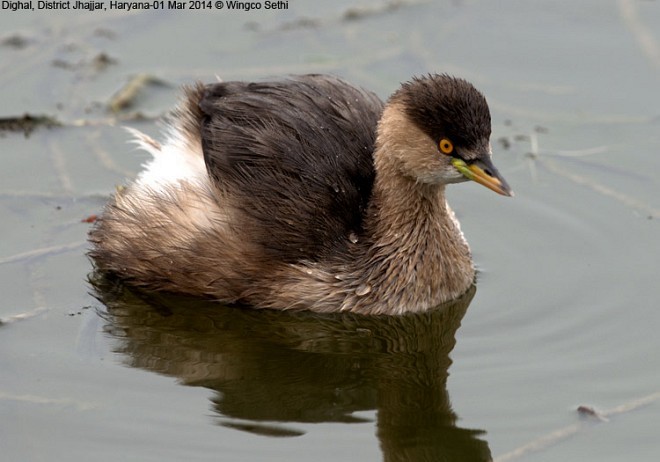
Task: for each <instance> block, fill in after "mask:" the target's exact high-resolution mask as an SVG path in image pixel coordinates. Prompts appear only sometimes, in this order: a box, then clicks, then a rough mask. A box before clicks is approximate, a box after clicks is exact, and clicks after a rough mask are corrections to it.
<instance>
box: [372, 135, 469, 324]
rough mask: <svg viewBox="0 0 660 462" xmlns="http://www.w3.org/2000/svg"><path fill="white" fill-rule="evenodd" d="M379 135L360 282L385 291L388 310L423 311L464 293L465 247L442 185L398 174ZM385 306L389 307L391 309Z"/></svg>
mask: <svg viewBox="0 0 660 462" xmlns="http://www.w3.org/2000/svg"><path fill="white" fill-rule="evenodd" d="M393 149H398V146H393V145H392V144H391V143H389V142H387V140H385V141H383V140H382V139H379V142H377V148H376V152H375V153H374V162H375V166H376V178H375V181H374V187H373V191H372V197H371V201H370V204H369V208H368V213H367V217H366V221H365V231H366V233H367V235H368V236H369V239H368V240H369V243H370V245H369V249H368V251H367V254H366V260H367V261H366V262H364V264H365V267H366V268H370V269H371V271H369V274H366V275H365V276H366V279H367V280H366V281H365V282H364V284H365V285H366V286H370V287H379V288H380V289H381V290H383V291H386V292H387V293H386V294H385V296H384V299H386V300H388V303H392V307H391V309H394V310H396V309H399V308H400V309H402V310H405V311H410V310H417V309H418V310H420V311H421V310H424V309H428V308H430V307H432V306H435V305H438V304H440V303H443V302H445V301H448V300H452V299H454V298H457V297H458V296H460V295H461V294H462V293H464V292H465V291H466V290H467V289H468V288H469V287H470V286H471V285H472V283H473V281H474V267H473V265H472V259H471V255H470V249H469V247H468V245H467V242H466V241H465V238H464V237H463V233H462V232H461V229H460V226H459V224H458V221H457V220H456V218H455V216H454V213H453V211H452V210H451V208H450V207H449V205H448V204H447V201H446V200H445V186H444V185H439V184H425V183H420V182H418V181H416V180H415V179H414V178H411V177H408V176H406V175H404V174H403V173H402V172H401V171H400V169H399V165H398V163H397V161H396V158H397V157H398V156H396V155H393V152H392V150H393ZM391 309H390V310H391Z"/></svg>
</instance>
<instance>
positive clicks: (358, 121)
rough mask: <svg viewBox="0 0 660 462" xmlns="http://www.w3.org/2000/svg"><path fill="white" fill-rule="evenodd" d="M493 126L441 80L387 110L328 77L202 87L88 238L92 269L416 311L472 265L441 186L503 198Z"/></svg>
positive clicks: (403, 91)
mask: <svg viewBox="0 0 660 462" xmlns="http://www.w3.org/2000/svg"><path fill="white" fill-rule="evenodd" d="M490 131H491V126H490V112H489V109H488V105H487V103H486V99H485V98H484V96H483V95H482V94H481V93H480V92H479V91H477V90H476V89H475V88H474V87H473V86H472V85H471V84H470V83H468V82H466V81H465V80H462V79H458V78H454V77H450V76H448V75H429V76H426V77H422V78H413V79H412V80H411V81H410V82H407V83H404V84H403V85H402V86H401V88H400V89H399V90H398V91H396V92H395V93H394V94H393V95H392V96H391V97H390V99H389V100H388V102H387V103H386V104H383V102H382V101H381V100H380V99H379V98H378V97H377V96H376V95H375V94H373V93H371V92H368V91H365V90H362V89H359V88H356V87H354V86H352V85H350V84H348V83H346V82H344V81H342V80H340V79H338V78H336V77H332V76H326V75H303V76H295V77H291V78H288V79H286V80H281V81H273V82H262V83H245V82H226V83H215V84H211V85H201V84H198V85H196V86H193V87H189V88H187V89H186V90H185V98H184V100H183V102H182V104H181V105H180V106H179V107H178V109H177V110H176V111H175V113H174V115H173V119H172V124H171V127H170V130H169V133H168V136H167V138H166V141H165V143H163V144H160V143H159V142H157V141H155V140H153V139H151V138H149V137H147V136H146V135H143V134H140V133H139V132H135V133H136V136H137V140H138V143H139V144H140V146H141V147H143V148H144V149H146V150H147V151H149V152H150V153H151V154H152V155H153V160H151V161H150V162H148V163H147V164H146V165H145V167H146V168H145V170H144V171H142V172H141V173H140V174H139V176H138V177H137V179H136V180H135V182H133V183H132V184H131V185H129V186H128V187H126V188H125V189H123V190H122V191H119V192H117V193H116V194H115V196H114V198H113V199H112V200H111V201H110V203H109V204H108V205H107V206H106V208H105V211H104V213H103V216H102V218H101V219H100V220H99V221H98V222H97V224H96V225H95V227H94V228H93V229H92V231H91V232H90V240H91V242H92V243H93V248H92V250H91V251H90V255H91V257H92V258H93V260H94V262H95V265H96V268H97V270H99V271H102V272H110V273H114V274H117V275H118V276H119V277H120V278H121V279H123V280H125V281H126V282H127V283H128V284H130V285H134V286H138V287H143V288H146V289H148V290H161V291H169V292H175V293H182V294H189V295H194V296H204V297H210V298H213V299H215V300H218V301H221V302H225V303H240V304H246V305H250V306H254V307H258V308H275V309H308V310H313V311H317V312H335V311H350V312H356V313H364V314H400V313H404V312H420V311H424V310H427V309H429V308H431V307H433V306H436V305H438V304H440V303H443V302H445V301H448V300H452V299H455V298H457V297H459V296H460V295H461V294H463V293H464V292H465V291H467V290H468V289H469V288H470V286H471V285H472V284H473V282H474V275H475V273H474V266H473V264H472V259H471V255H470V249H469V247H468V244H467V242H466V241H465V238H464V237H463V233H462V232H461V229H460V226H459V223H458V221H457V220H456V218H455V216H454V213H453V212H452V210H451V208H450V207H449V205H448V204H447V202H446V200H445V186H446V185H447V184H449V183H458V182H462V181H467V180H474V181H476V182H478V183H480V184H482V185H484V186H486V187H488V188H490V189H492V190H493V191H495V192H498V193H500V194H503V195H505V196H510V195H512V193H511V189H510V188H509V186H508V185H507V183H506V182H505V181H504V179H503V178H502V177H501V176H500V174H499V173H498V171H497V170H496V169H495V167H494V166H493V164H492V163H491V147H490V142H489V137H490Z"/></svg>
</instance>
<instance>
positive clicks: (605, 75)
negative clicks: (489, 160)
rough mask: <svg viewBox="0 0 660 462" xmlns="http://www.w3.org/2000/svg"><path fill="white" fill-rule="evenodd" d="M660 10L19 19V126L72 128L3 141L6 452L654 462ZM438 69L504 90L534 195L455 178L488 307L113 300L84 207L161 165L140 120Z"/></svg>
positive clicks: (323, 10) (11, 32)
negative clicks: (133, 86) (198, 101)
mask: <svg viewBox="0 0 660 462" xmlns="http://www.w3.org/2000/svg"><path fill="white" fill-rule="evenodd" d="M390 5H394V4H390ZM358 6H360V7H361V9H358V10H355V9H354V8H356V7H358ZM659 26H660V8H658V5H657V2H652V1H650V2H636V1H633V0H620V1H618V2H612V3H603V2H598V1H595V0H593V1H585V2H580V3H579V4H577V5H576V4H575V3H574V2H562V1H559V2H558V1H554V2H534V3H530V2H522V1H518V2H516V1H513V0H510V1H506V2H499V3H498V4H497V6H495V5H494V4H493V2H485V1H473V2H410V3H408V2H403V3H402V4H401V5H400V6H398V7H393V6H389V7H387V6H386V4H384V3H379V2H377V1H374V2H373V3H361V4H354V3H350V2H339V3H337V2H334V3H328V2H312V1H309V2H304V3H303V2H301V1H295V2H291V1H290V2H289V9H288V10H286V11H279V12H278V11H270V12H266V11H260V12H259V11H257V12H255V11H252V12H249V13H244V12H229V11H223V12H212V13H208V12H207V13H194V12H190V11H188V12H184V13H174V12H146V13H137V14H126V13H123V12H117V11H115V12H110V11H107V12H103V11H97V12H92V13H80V14H78V13H76V14H73V13H71V12H69V13H66V12H65V13H53V14H43V13H38V12H34V13H32V12H27V13H23V14H21V13H10V12H8V11H3V12H2V14H1V15H0V30H2V31H3V33H2V37H0V39H6V38H13V40H10V41H9V42H7V41H6V40H5V41H3V45H2V46H0V70H1V72H0V83H1V84H2V88H3V90H2V93H1V94H0V95H1V96H0V98H1V100H0V101H2V104H0V117H10V116H22V115H23V114H25V113H30V114H32V115H47V116H50V117H52V118H55V119H57V120H58V121H59V122H61V124H62V126H60V127H52V128H49V129H47V128H37V129H36V130H34V131H33V132H32V133H31V134H30V135H29V137H25V136H24V135H23V134H22V133H14V132H10V133H7V132H5V133H4V134H3V136H2V137H0V146H1V148H0V152H1V153H2V154H1V156H2V157H1V158H2V161H1V163H0V165H2V168H0V232H1V233H2V239H1V240H0V293H2V301H1V302H0V319H2V320H3V321H5V322H4V323H3V324H0V352H2V353H0V371H1V372H0V415H1V416H2V418H0V445H1V446H2V448H3V456H4V457H5V458H6V459H7V460H25V461H37V460H64V459H66V460H72V461H75V460H88V459H89V457H90V455H93V457H94V458H95V460H100V461H104V460H116V459H118V458H122V459H125V460H136V461H137V460H139V461H148V460H159V461H162V460H218V459H220V460H250V461H258V460H269V461H270V460H287V461H291V460H293V461H296V460H309V459H310V457H313V458H314V459H315V460H383V459H384V460H437V459H439V457H440V454H444V455H446V457H447V459H448V460H488V458H489V457H492V458H494V459H495V460H530V461H544V460H553V461H554V460H576V461H577V460H580V461H582V460H599V461H608V460H612V461H614V460H616V461H618V460H656V459H657V458H658V456H659V455H660V444H659V443H658V435H657V429H658V428H659V424H660V417H659V416H660V413H659V412H658V408H659V406H660V404H659V403H660V399H658V397H657V393H658V392H659V391H660V359H659V358H658V356H657V354H656V352H657V351H660V339H659V338H660V337H658V335H657V327H658V326H659V325H660V315H659V314H658V311H657V310H656V305H657V300H658V296H659V295H660V288H659V286H658V284H657V279H658V273H659V270H660V263H659V262H660V258H658V257H660V250H659V247H658V238H659V237H660V230H659V228H658V227H659V220H660V199H659V198H660V180H658V176H657V172H658V171H660V160H659V159H660V156H659V155H658V154H659V153H660V135H659V133H660V130H659V128H660V113H659V111H658V108H659V107H660V91H659V88H658V87H659V82H660V80H659V76H660V55H659V54H658V51H657V50H658V49H660V34H659V33H658V32H657V31H658V30H660V27H659ZM17 38H21V39H22V40H18V41H17ZM16 43H19V44H21V45H20V46H16ZM104 56H105V58H104ZM429 71H447V72H450V73H454V74H457V75H461V76H463V77H465V78H467V79H469V80H471V81H472V82H474V83H475V85H476V86H477V87H478V88H480V89H481V90H482V91H483V92H484V93H485V94H486V96H487V97H488V100H489V102H490V105H491V110H492V113H493V138H492V140H493V148H494V151H495V162H496V165H497V166H498V169H499V170H500V172H501V173H502V174H503V175H504V176H505V178H506V179H507V181H508V182H509V183H510V184H511V186H512V187H513V189H514V191H515V193H516V197H515V198H513V199H506V198H502V197H499V196H497V195H495V194H493V193H491V192H490V191H488V190H486V189H485V188H483V187H480V186H478V185H476V184H462V185H457V186H453V187H451V188H450V189H449V200H450V202H451V204H452V206H453V207H454V209H455V210H456V212H457V215H458V217H459V219H460V220H461V223H462V228H463V230H464V232H465V234H466V236H467V238H468V240H469V242H470V244H471V246H472V249H473V253H474V256H475V260H476V262H477V265H478V267H479V276H478V283H477V288H476V291H475V293H474V294H470V297H473V298H472V299H471V300H467V299H464V300H462V301H461V302H460V303H458V304H456V305H453V306H448V307H443V308H441V309H439V310H437V311H434V312H433V313H429V314H427V315H424V316H419V317H405V318H396V319H388V318H375V319H370V318H360V317H352V316H324V317H320V316H315V315H311V314H288V313H271V312H252V311H245V310H237V309H228V308H221V307H216V306H207V305H203V306H198V304H194V305H195V306H190V304H191V302H190V301H187V300H186V301H183V300H172V299H167V298H162V297H157V298H156V299H151V298H147V299H145V297H144V296H143V295H140V294H135V293H131V292H128V291H125V290H122V289H121V288H117V287H115V286H114V285H112V284H110V283H108V281H96V282H97V285H98V284H101V283H102V284H101V285H100V287H102V288H104V290H102V291H101V292H100V294H96V295H98V296H100V297H101V298H104V300H105V303H102V302H101V301H99V300H97V298H95V296H94V295H95V292H94V291H95V289H94V286H93V285H92V284H90V283H89V282H88V275H89V273H90V271H91V266H90V263H89V262H88V260H87V259H86V257H85V255H84V253H85V249H86V244H85V235H86V232H87V230H88V229H89V226H90V225H89V224H88V223H84V222H82V220H84V219H86V218H88V217H90V216H91V215H94V214H98V213H99V212H100V210H101V208H102V205H103V203H104V202H105V201H106V199H107V197H108V195H109V194H110V193H111V192H112V191H113V189H114V187H115V185H119V184H122V183H124V182H125V181H126V179H127V178H131V177H133V176H134V175H135V174H136V172H137V171H138V170H139V166H140V163H141V162H143V161H144V160H145V158H146V157H145V154H143V153H140V152H136V151H135V150H134V149H133V148H132V147H131V146H130V145H128V144H127V143H126V139H127V134H126V133H125V132H124V131H123V130H121V129H120V128H119V126H121V125H128V126H132V127H135V128H138V129H140V130H143V131H145V132H147V133H149V134H152V135H156V134H157V133H158V130H159V126H158V124H157V123H156V121H155V120H156V119H157V118H158V116H160V115H162V114H164V113H165V112H166V111H167V110H168V109H169V108H171V106H172V105H173V104H174V102H175V101H176V98H177V87H178V86H179V85H180V84H182V83H186V82H190V81H192V80H195V79H203V80H207V81H211V80H213V79H215V76H216V75H218V76H221V77H222V78H224V79H233V78H246V79H250V78H258V77H263V76H272V75H278V74H282V73H289V72H332V73H337V74H339V75H342V76H343V77H345V78H347V79H348V80H350V81H353V82H355V83H358V84H361V85H364V86H367V87H369V88H371V89H374V90H375V91H376V92H378V93H379V94H380V95H381V96H383V97H386V96H387V95H388V94H389V93H390V92H391V91H393V90H394V89H395V88H396V86H397V85H398V82H400V81H402V80H405V79H407V78H409V77H410V75H412V74H419V73H424V72H429ZM139 74H146V75H148V76H150V78H149V79H148V83H147V84H146V85H145V86H143V87H142V88H141V91H140V92H139V93H138V94H137V97H136V99H135V100H134V101H132V105H130V106H129V107H127V108H126V109H124V110H123V111H122V112H120V113H119V114H113V113H112V112H109V111H108V110H107V105H108V104H109V102H110V101H112V98H113V95H116V94H117V93H118V92H119V90H120V89H121V88H122V86H124V85H125V84H126V83H127V82H130V81H131V80H132V79H134V78H135V76H137V75H139ZM138 113H139V114H140V115H141V117H137V114H138ZM468 298H469V297H468ZM468 305H469V307H468ZM16 315H19V316H18V317H16ZM22 315H27V316H22ZM645 398H646V400H645ZM581 405H589V406H592V407H593V408H594V409H596V411H597V412H599V413H601V414H602V415H604V416H605V417H607V418H608V421H607V422H605V421H600V420H598V419H593V418H592V419H590V418H588V417H584V416H582V417H581V416H580V415H579V414H578V412H577V408H578V406H581ZM621 406H623V407H621ZM553 432H557V433H553ZM551 434H554V435H556V436H555V437H554V439H553V438H549V439H544V437H546V436H547V435H551ZM516 450H517V451H518V452H512V451H516Z"/></svg>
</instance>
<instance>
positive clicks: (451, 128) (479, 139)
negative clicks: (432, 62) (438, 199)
mask: <svg viewBox="0 0 660 462" xmlns="http://www.w3.org/2000/svg"><path fill="white" fill-rule="evenodd" d="M490 133H491V125H490V111H489V109H488V104H487V103H486V98H484V96H483V95H482V94H481V93H480V92H479V91H478V90H477V89H476V88H474V87H473V86H472V84H470V83H469V82H467V81H465V80H462V79H458V78H455V77H451V76H448V75H444V74H443V75H437V74H435V75H429V76H425V77H418V78H413V79H412V80H411V81H409V82H406V83H404V84H403V85H402V86H401V88H400V89H399V90H398V91H397V92H396V93H394V94H393V95H392V97H391V98H390V100H389V101H388V104H387V106H386V108H385V111H384V113H383V117H382V118H381V122H380V124H379V143H381V145H382V146H387V151H388V152H391V153H392V155H393V156H394V157H395V158H396V159H397V165H398V168H399V169H400V170H401V172H402V173H403V174H404V175H407V176H410V177H413V178H414V179H415V180H416V181H418V182H421V183H428V184H449V183H458V182H462V181H467V180H473V181H475V182H477V183H479V184H481V185H483V186H486V187H487V188H489V189H491V190H493V191H495V192H497V193H499V194H502V195H504V196H512V195H513V192H512V191H511V188H510V187H509V185H508V184H507V182H506V181H505V180H504V178H503V177H502V176H501V175H500V173H499V172H498V171H497V169H496V168H495V166H494V165H493V163H492V161H491V154H492V152H491V146H490Z"/></svg>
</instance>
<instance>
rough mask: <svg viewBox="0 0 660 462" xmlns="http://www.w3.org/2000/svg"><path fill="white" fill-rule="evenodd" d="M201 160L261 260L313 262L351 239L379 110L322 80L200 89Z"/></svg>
mask: <svg viewBox="0 0 660 462" xmlns="http://www.w3.org/2000/svg"><path fill="white" fill-rule="evenodd" d="M199 107H200V109H201V111H202V113H203V119H202V124H201V135H202V146H203V149H204V159H205V162H206V166H207V169H208V171H209V174H210V175H211V177H212V178H213V180H214V181H215V183H216V185H217V187H218V188H219V189H220V190H221V191H223V192H224V194H225V195H226V196H227V197H229V198H230V200H231V202H232V204H231V205H232V207H238V209H239V218H238V222H237V223H236V225H237V226H239V227H240V228H239V229H240V230H241V231H242V232H245V237H246V239H250V240H251V241H253V242H254V241H256V242H258V243H259V244H260V245H261V246H262V248H263V249H264V251H265V252H266V253H267V254H268V256H269V257H272V258H277V259H280V260H283V261H289V262H294V261H299V260H301V259H307V260H312V261H313V260H317V259H319V258H325V257H328V256H329V255H332V254H333V252H337V251H341V249H340V248H341V247H343V246H345V245H346V243H347V239H348V238H349V236H350V233H355V234H356V235H359V233H360V232H361V229H362V219H363V214H364V211H365V209H366V207H367V202H368V200H369V197H370V195H371V189H372V185H373V180H374V166H373V157H372V154H373V150H374V144H375V140H376V127H377V124H378V120H379V118H380V115H381V113H382V109H383V103H382V101H381V100H380V99H379V98H378V97H377V96H376V95H375V94H373V93H370V92H367V91H364V90H361V89H358V88H355V87H353V86H351V85H349V84H348V83H346V82H344V81H342V80H340V79H338V78H335V77H330V76H322V75H305V76H299V77H292V78H290V79H287V80H283V81H276V82H263V83H243V82H227V83H218V84H215V85H210V86H208V87H207V88H206V92H205V93H204V95H203V97H202V99H201V101H200V104H199Z"/></svg>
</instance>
